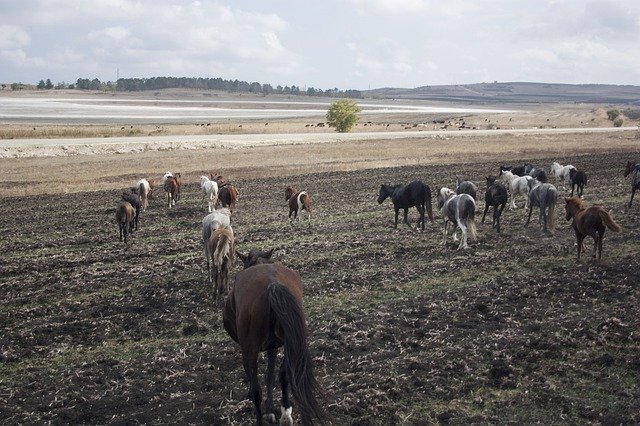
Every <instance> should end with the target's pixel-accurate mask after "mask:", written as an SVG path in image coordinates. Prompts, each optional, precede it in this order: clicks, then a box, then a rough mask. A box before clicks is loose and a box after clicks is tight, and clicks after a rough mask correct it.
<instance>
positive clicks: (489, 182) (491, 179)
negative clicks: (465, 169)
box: [485, 175, 496, 188]
mask: <svg viewBox="0 0 640 426" xmlns="http://www.w3.org/2000/svg"><path fill="white" fill-rule="evenodd" d="M485 178H486V179H487V188H488V187H490V186H491V185H493V184H494V183H496V177H495V176H492V175H489V176H486V177H485Z"/></svg>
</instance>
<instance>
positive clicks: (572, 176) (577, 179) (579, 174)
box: [569, 169, 587, 198]
mask: <svg viewBox="0 0 640 426" xmlns="http://www.w3.org/2000/svg"><path fill="white" fill-rule="evenodd" d="M569 182H571V195H570V197H573V191H574V190H575V189H576V187H577V188H578V192H577V193H576V194H577V195H578V197H580V198H582V193H583V192H584V187H585V186H587V174H586V173H585V172H583V171H582V170H578V169H571V170H569Z"/></svg>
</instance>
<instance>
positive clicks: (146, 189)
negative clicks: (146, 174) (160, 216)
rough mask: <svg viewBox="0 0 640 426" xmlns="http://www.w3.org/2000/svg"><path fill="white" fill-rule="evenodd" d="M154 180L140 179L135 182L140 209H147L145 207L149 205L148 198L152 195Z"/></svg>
mask: <svg viewBox="0 0 640 426" xmlns="http://www.w3.org/2000/svg"><path fill="white" fill-rule="evenodd" d="M154 184H155V181H154V180H153V179H149V180H147V179H140V180H139V181H138V182H137V183H136V188H138V195H139V196H140V202H141V203H142V211H143V212H145V211H147V207H149V198H151V197H152V196H153V187H154V186H155V185H154Z"/></svg>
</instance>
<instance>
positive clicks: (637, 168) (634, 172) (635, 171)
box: [624, 161, 640, 208]
mask: <svg viewBox="0 0 640 426" xmlns="http://www.w3.org/2000/svg"><path fill="white" fill-rule="evenodd" d="M629 174H631V199H630V200H629V208H631V204H633V196H634V195H636V190H637V189H640V165H637V164H636V163H635V162H633V161H627V165H626V166H625V169H624V176H625V177H627V176H629Z"/></svg>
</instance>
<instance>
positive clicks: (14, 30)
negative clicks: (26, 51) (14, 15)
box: [0, 24, 31, 50]
mask: <svg viewBox="0 0 640 426" xmlns="http://www.w3.org/2000/svg"><path fill="white" fill-rule="evenodd" d="M30 43H31V38H30V37H29V34H27V32H26V31H25V30H24V29H23V28H21V27H19V26H17V25H1V24H0V50H5V49H18V48H22V47H25V46H28V45H29V44H30Z"/></svg>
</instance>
